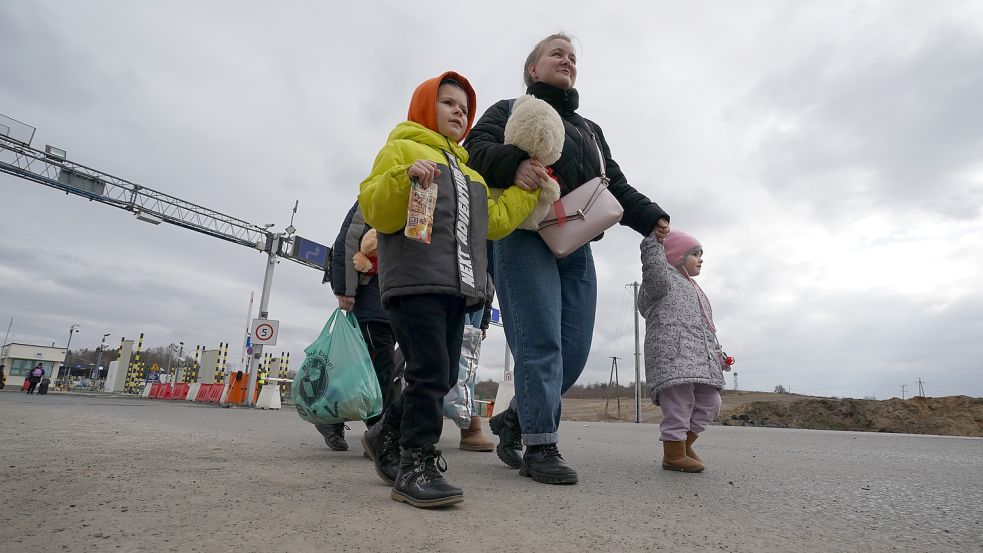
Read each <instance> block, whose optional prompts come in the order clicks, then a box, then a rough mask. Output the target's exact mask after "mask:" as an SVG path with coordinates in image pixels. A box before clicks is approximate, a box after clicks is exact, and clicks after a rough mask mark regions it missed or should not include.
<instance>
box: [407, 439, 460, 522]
mask: <svg viewBox="0 0 983 553" xmlns="http://www.w3.org/2000/svg"><path fill="white" fill-rule="evenodd" d="M446 470H447V462H446V461H444V458H443V456H441V454H440V450H438V449H436V448H434V446H432V445H430V446H426V447H423V448H411V449H404V450H403V452H402V455H401V457H400V461H399V474H398V475H396V483H395V484H394V485H393V491H392V493H390V497H391V498H392V499H393V500H394V501H400V502H403V503H409V504H410V505H412V506H414V507H422V508H424V509H428V508H430V507H444V506H446V505H453V504H455V503H460V502H462V501H464V492H463V491H462V490H461V488H458V487H457V486H454V485H453V484H451V483H450V482H448V481H447V480H445V479H444V476H443V475H442V474H440V473H442V472H444V471H446Z"/></svg>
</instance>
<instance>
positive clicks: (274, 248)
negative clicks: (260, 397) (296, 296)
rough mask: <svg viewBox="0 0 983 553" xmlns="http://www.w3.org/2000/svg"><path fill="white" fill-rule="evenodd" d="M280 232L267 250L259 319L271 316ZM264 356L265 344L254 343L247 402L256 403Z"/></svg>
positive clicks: (273, 236)
mask: <svg viewBox="0 0 983 553" xmlns="http://www.w3.org/2000/svg"><path fill="white" fill-rule="evenodd" d="M280 239H281V235H280V234H273V235H271V236H270V242H269V248H268V249H267V251H266V254H267V257H266V275H265V276H264V277H263V291H262V293H260V296H259V316H258V317H257V318H258V319H266V318H267V317H269V314H270V313H269V305H270V289H271V288H272V287H273V268H274V267H276V264H277V253H279V251H280ZM262 357H263V344H254V345H253V354H252V355H251V356H249V386H247V387H246V401H245V404H246V405H248V406H250V407H253V406H254V405H256V399H255V395H256V377H257V375H258V373H259V360H260V359H262Z"/></svg>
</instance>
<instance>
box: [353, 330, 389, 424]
mask: <svg viewBox="0 0 983 553" xmlns="http://www.w3.org/2000/svg"><path fill="white" fill-rule="evenodd" d="M358 326H359V327H360V328H361V330H362V338H364V339H365V345H366V346H368V348H369V357H371V358H372V368H374V369H375V376H376V378H378V379H379V389H380V390H381V391H382V409H383V412H385V409H386V408H387V407H389V405H390V404H391V403H392V402H393V400H394V399H396V385H395V384H394V383H393V371H394V370H395V368H396V361H395V359H394V358H393V352H394V349H395V348H396V342H395V340H394V339H393V328H392V325H390V324H389V323H384V322H379V321H367V322H364V323H361V322H360V323H359V324H358ZM380 419H382V415H381V414H380V415H378V416H375V417H372V418H370V419H366V421H365V423H366V424H368V425H370V426H371V425H373V424H375V423H377V422H379V420H380Z"/></svg>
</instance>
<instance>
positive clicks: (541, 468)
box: [519, 444, 577, 484]
mask: <svg viewBox="0 0 983 553" xmlns="http://www.w3.org/2000/svg"><path fill="white" fill-rule="evenodd" d="M519 474H520V475H521V476H529V477H531V478H532V479H533V480H535V481H536V482H540V483H542V484H576V483H577V471H576V470H574V468H573V467H571V466H570V465H568V464H566V462H564V461H563V456H562V455H560V450H559V449H557V448H556V444H544V445H531V446H529V447H527V448H526V453H525V454H524V455H523V456H522V468H520V469H519Z"/></svg>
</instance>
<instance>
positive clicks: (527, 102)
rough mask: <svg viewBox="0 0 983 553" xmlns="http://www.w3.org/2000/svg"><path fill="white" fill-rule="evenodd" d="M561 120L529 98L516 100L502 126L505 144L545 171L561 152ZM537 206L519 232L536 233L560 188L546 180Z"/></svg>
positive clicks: (550, 108)
mask: <svg viewBox="0 0 983 553" xmlns="http://www.w3.org/2000/svg"><path fill="white" fill-rule="evenodd" d="M564 136H565V133H564V130H563V120H562V119H560V114H559V113H557V112H556V110H555V109H553V107H552V106H550V105H549V104H547V103H546V102H544V101H543V100H540V99H539V98H536V97H535V96H532V95H529V94H527V95H525V96H520V97H519V98H518V99H516V101H515V103H514V104H513V105H512V113H511V114H510V115H509V120H508V122H507V123H506V124H505V143H506V144H512V145H515V146H518V147H519V148H522V150H523V151H524V152H526V153H527V154H529V157H532V158H535V159H538V160H539V161H540V162H541V163H542V164H543V165H545V166H546V167H549V166H550V165H553V164H554V163H556V160H558V159H560V153H561V152H562V151H563V139H564ZM540 188H542V192H540V194H539V202H538V203H537V204H536V207H535V208H534V209H533V211H532V213H531V214H530V215H529V217H527V218H526V220H525V221H523V222H522V223H521V224H519V228H521V229H525V230H538V229H539V223H540V222H542V221H543V219H545V218H546V217H547V216H548V215H549V211H550V208H551V207H552V206H553V202H555V201H556V200H558V199H560V185H559V183H557V182H556V180H554V179H553V178H550V179H548V180H546V181H543V183H542V184H541V185H540Z"/></svg>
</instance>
